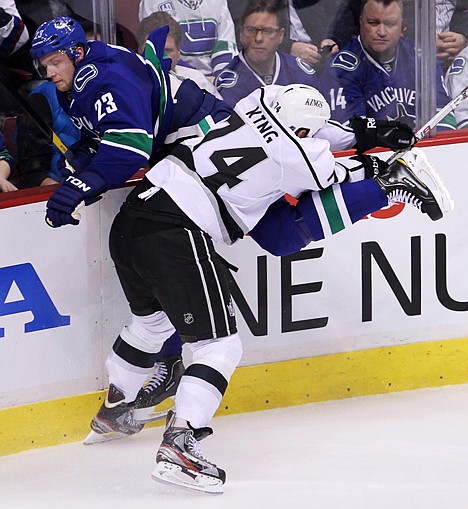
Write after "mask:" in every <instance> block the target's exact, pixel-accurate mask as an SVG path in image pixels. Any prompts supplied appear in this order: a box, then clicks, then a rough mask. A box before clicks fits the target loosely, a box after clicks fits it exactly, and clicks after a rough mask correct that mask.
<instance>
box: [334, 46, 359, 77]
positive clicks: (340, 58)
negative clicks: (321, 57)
mask: <svg viewBox="0 0 468 509" xmlns="http://www.w3.org/2000/svg"><path fill="white" fill-rule="evenodd" d="M360 63H361V62H360V60H359V58H358V57H357V56H356V55H355V54H354V53H351V52H350V51H347V50H343V51H340V52H339V53H338V55H336V57H335V58H334V59H333V62H332V65H331V66H332V67H340V68H341V69H344V70H345V71H349V72H351V71H355V70H356V69H357V68H358V67H359V64H360Z"/></svg>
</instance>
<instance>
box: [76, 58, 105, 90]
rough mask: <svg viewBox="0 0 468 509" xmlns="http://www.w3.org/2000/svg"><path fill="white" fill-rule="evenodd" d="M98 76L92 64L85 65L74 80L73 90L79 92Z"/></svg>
mask: <svg viewBox="0 0 468 509" xmlns="http://www.w3.org/2000/svg"><path fill="white" fill-rule="evenodd" d="M98 74H99V71H98V70H97V67H96V66H95V65H94V64H88V65H85V66H84V67H83V68H82V69H80V70H79V71H78V74H77V75H76V76H75V80H74V84H73V86H74V88H75V90H76V91H77V92H81V91H82V90H83V89H84V87H85V86H86V84H87V83H88V82H89V81H91V80H92V79H93V78H95V77H96V76H97V75H98Z"/></svg>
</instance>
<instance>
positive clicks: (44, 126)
mask: <svg viewBox="0 0 468 509" xmlns="http://www.w3.org/2000/svg"><path fill="white" fill-rule="evenodd" d="M0 82H1V83H2V84H3V85H4V87H5V88H6V89H7V90H8V91H9V92H10V94H11V95H12V96H13V97H14V98H15V99H16V101H17V102H18V104H19V105H20V106H21V108H22V109H23V110H24V111H25V112H26V113H27V114H28V115H29V116H30V117H31V118H32V119H33V120H34V122H36V124H37V126H38V127H39V128H40V129H41V131H42V132H43V133H44V134H45V135H46V136H47V137H49V136H52V143H53V144H54V145H55V146H56V147H57V148H58V149H59V150H60V152H61V153H62V154H65V152H66V151H67V150H68V147H67V146H66V145H65V143H63V141H62V140H61V139H60V137H59V135H58V134H57V133H56V132H55V131H54V130H53V129H52V128H51V127H50V126H49V124H48V123H47V122H46V121H45V120H44V119H43V118H42V117H41V116H40V115H39V113H38V112H37V111H36V110H35V109H34V108H33V107H32V106H31V105H30V104H29V103H28V101H27V100H26V99H25V98H24V97H23V96H22V95H21V94H20V93H19V92H18V90H16V88H15V86H14V85H13V84H12V83H10V81H9V80H8V79H7V78H6V77H5V76H4V75H3V74H2V73H0ZM65 157H66V156H65ZM72 173H73V172H72Z"/></svg>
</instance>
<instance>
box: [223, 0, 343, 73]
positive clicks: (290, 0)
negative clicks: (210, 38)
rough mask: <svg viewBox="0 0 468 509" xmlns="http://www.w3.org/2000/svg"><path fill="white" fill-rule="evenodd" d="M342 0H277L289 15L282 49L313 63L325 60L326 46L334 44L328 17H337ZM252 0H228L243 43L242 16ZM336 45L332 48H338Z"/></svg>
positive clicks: (238, 43) (240, 44)
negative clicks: (329, 32)
mask: <svg viewBox="0 0 468 509" xmlns="http://www.w3.org/2000/svg"><path fill="white" fill-rule="evenodd" d="M340 2H341V0H277V4H278V9H284V10H285V11H286V12H285V16H286V17H287V18H288V21H287V24H286V26H285V31H284V36H283V42H282V43H281V45H280V46H279V50H280V51H282V52H284V53H290V54H291V55H293V56H296V57H299V58H301V59H302V60H304V61H305V62H307V63H308V64H309V65H312V66H313V65H317V64H319V63H320V62H322V61H323V56H324V54H323V52H321V51H320V50H319V48H322V47H323V46H327V45H330V44H331V45H333V44H335V42H334V41H332V40H330V39H327V37H329V34H328V31H327V28H328V25H329V24H328V23H326V20H329V19H333V18H332V17H331V16H332V14H333V15H334V14H335V12H336V9H337V8H338V5H339V3H340ZM249 4H250V2H249V0H228V5H229V10H230V11H231V15H232V18H233V21H234V24H235V26H236V40H237V45H238V46H239V47H241V46H242V43H241V40H240V39H241V26H242V17H243V14H244V12H245V10H246V9H247V7H248V6H249ZM336 50H338V48H336ZM334 51H335V50H334V48H332V52H334Z"/></svg>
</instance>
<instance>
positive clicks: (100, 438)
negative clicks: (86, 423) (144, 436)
mask: <svg viewBox="0 0 468 509" xmlns="http://www.w3.org/2000/svg"><path fill="white" fill-rule="evenodd" d="M129 436H131V435H127V434H125V433H119V432H117V431H112V432H110V433H96V432H95V431H91V432H90V433H89V435H88V436H87V437H86V438H85V439H84V440H83V445H93V444H101V443H103V442H110V441H112V440H120V439H121V438H127V437H129Z"/></svg>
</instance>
